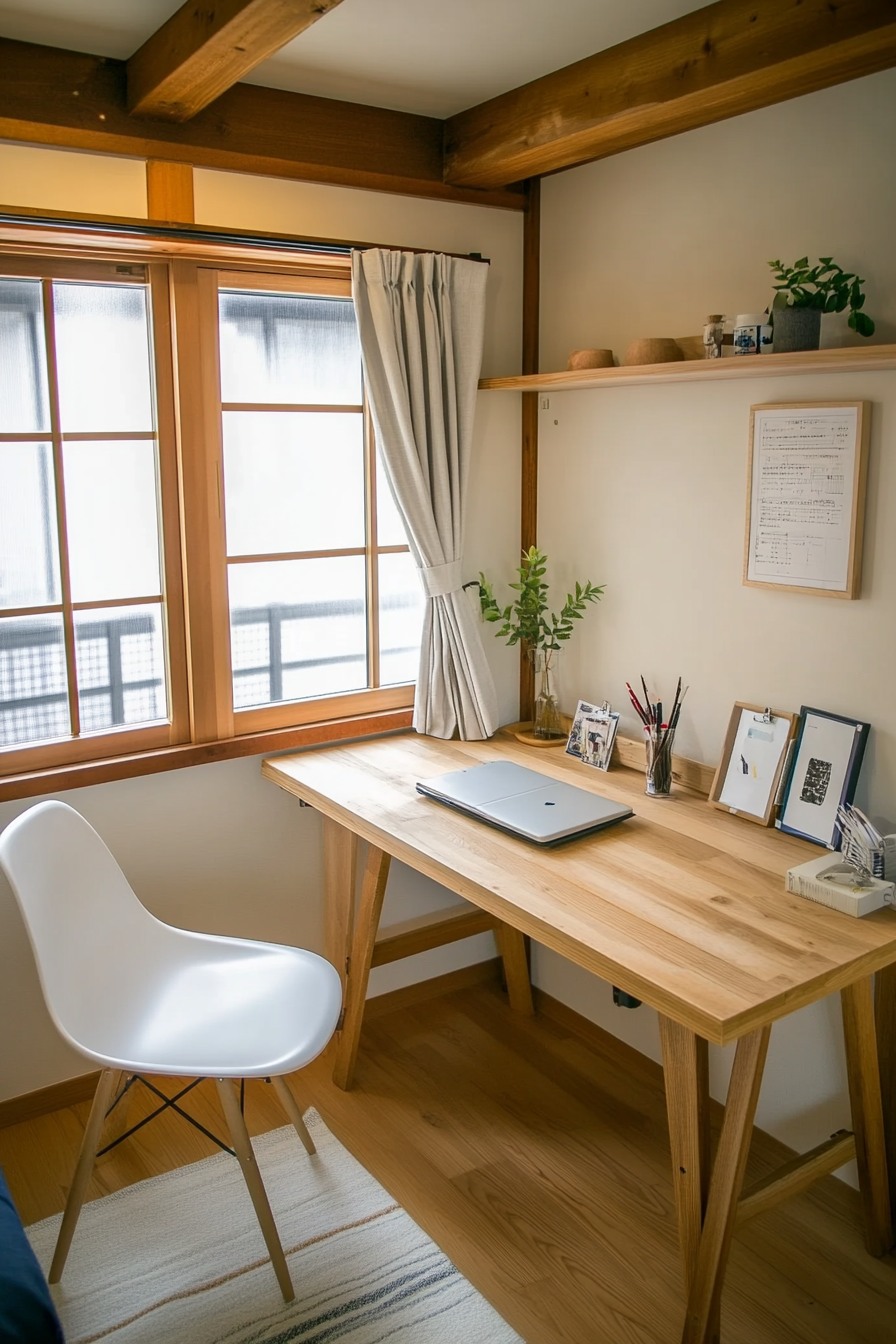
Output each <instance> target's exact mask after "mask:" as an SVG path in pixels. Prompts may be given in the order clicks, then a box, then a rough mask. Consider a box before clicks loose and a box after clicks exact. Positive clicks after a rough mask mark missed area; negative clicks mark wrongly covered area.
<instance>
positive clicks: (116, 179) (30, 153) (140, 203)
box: [0, 142, 146, 219]
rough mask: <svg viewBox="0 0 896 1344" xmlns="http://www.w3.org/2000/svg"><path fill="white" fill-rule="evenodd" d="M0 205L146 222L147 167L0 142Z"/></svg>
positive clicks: (133, 161)
mask: <svg viewBox="0 0 896 1344" xmlns="http://www.w3.org/2000/svg"><path fill="white" fill-rule="evenodd" d="M0 205H22V206H28V207H30V208H31V209H33V210H72V211H75V212H76V213H78V214H96V215H128V216H130V217H132V218H137V219H145V218H146V164H145V162H144V160H143V159H123V158H122V159H120V158H115V157H113V156H112V155H111V154H81V153H78V152H77V151H75V150H69V149H41V148H38V147H37V146H36V145H35V146H32V145H14V144H10V143H9V142H0Z"/></svg>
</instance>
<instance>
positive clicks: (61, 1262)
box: [48, 1069, 121, 1283]
mask: <svg viewBox="0 0 896 1344" xmlns="http://www.w3.org/2000/svg"><path fill="white" fill-rule="evenodd" d="M120 1078H121V1073H120V1071H119V1070H118V1069H104V1070H103V1072H102V1073H101V1074H100V1080H99V1082H98V1083H97V1088H96V1092H95V1093H94V1095H93V1105H92V1106H91V1108H90V1115H89V1116H88V1118H87V1124H86V1126H85V1129H84V1135H83V1138H82V1139H81V1151H80V1152H79V1154H78V1161H77V1164H76V1166H75V1172H74V1175H73V1176H72V1184H71V1189H70V1190H69V1192H68V1199H67V1200H66V1203H65V1213H64V1214H63V1215H62V1225H61V1227H60V1228H59V1236H58V1238H57V1240H56V1250H55V1251H54V1252H53V1263H52V1264H51V1265H50V1273H49V1276H48V1277H49V1281H50V1283H58V1282H59V1280H60V1279H61V1278H62V1271H63V1270H64V1269H65V1262H66V1260H67V1258H68V1252H69V1247H70V1246H71V1244H72V1237H73V1236H74V1235H75V1228H76V1227H77V1225H78V1218H79V1216H80V1213H81V1206H82V1204H83V1203H84V1196H85V1195H86V1193H87V1185H88V1183H89V1181H90V1175H91V1172H92V1171H93V1164H94V1161H95V1159H96V1150H97V1149H98V1148H99V1146H100V1135H101V1134H102V1132H103V1122H104V1121H105V1119H106V1112H107V1111H108V1109H109V1103H110V1102H111V1100H112V1094H113V1092H114V1091H115V1087H116V1084H117V1082H118V1080H119V1079H120Z"/></svg>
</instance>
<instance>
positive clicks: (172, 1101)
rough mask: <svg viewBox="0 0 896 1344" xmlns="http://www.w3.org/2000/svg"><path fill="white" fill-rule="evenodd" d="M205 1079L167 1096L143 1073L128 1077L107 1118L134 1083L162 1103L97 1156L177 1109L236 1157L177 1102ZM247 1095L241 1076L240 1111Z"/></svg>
mask: <svg viewBox="0 0 896 1344" xmlns="http://www.w3.org/2000/svg"><path fill="white" fill-rule="evenodd" d="M204 1081H205V1079H204V1078H194V1079H193V1081H192V1083H188V1084H187V1086H186V1087H184V1088H182V1089H181V1090H180V1092H177V1093H175V1095H174V1096H173V1097H166V1096H165V1093H164V1092H162V1091H161V1090H160V1089H159V1088H158V1087H156V1085H155V1084H154V1083H151V1082H150V1081H149V1079H148V1078H144V1077H143V1075H142V1074H140V1073H134V1074H132V1075H131V1077H130V1078H129V1079H128V1081H127V1082H126V1083H125V1085H124V1087H123V1088H122V1089H121V1091H120V1092H119V1094H118V1096H117V1097H116V1098H115V1100H114V1101H113V1103H112V1105H111V1106H110V1107H109V1109H108V1111H107V1112H106V1119H107V1120H108V1118H109V1116H110V1115H111V1114H112V1112H113V1111H114V1110H115V1107H116V1106H117V1105H118V1103H119V1102H120V1101H121V1099H122V1097H123V1096H124V1095H125V1093H126V1092H127V1091H128V1090H129V1089H130V1088H131V1087H132V1086H133V1084H134V1083H142V1084H143V1086H144V1087H146V1088H148V1089H149V1091H150V1092H152V1093H154V1094H155V1096H157V1097H160V1098H161V1101H162V1105H161V1106H157V1107H156V1109H155V1110H154V1111H152V1112H151V1113H150V1114H149V1115H147V1116H145V1117H144V1118H143V1119H142V1120H139V1121H138V1122H137V1124H136V1125H132V1126H131V1128H130V1129H126V1130H125V1132H124V1133H123V1134H119V1136H118V1138H117V1139H113V1140H112V1142H111V1143H107V1144H106V1146H105V1148H101V1149H100V1150H99V1152H98V1153H97V1157H98V1158H99V1157H102V1156H103V1154H104V1153H108V1152H111V1150H112V1149H113V1148H117V1147H118V1145H119V1144H120V1143H124V1141H125V1139H129V1138H130V1137H131V1135H132V1134H136V1133H137V1130H138V1129H142V1128H143V1126H144V1125H148V1124H149V1122H150V1120H155V1118H156V1116H157V1115H161V1114H162V1112H163V1111H167V1110H172V1111H176V1112H177V1114H178V1115H180V1116H182V1117H183V1119H184V1120H187V1121H189V1123H190V1124H191V1125H192V1126H193V1128H194V1129H198V1130H199V1132H200V1134H204V1135H205V1137H206V1138H207V1139H211V1141H212V1143H216V1144H217V1145H218V1147H219V1148H223V1149H224V1152H225V1153H229V1154H230V1156H231V1157H236V1153H235V1152H234V1150H233V1149H232V1148H231V1147H230V1146H229V1144H226V1143H224V1142H223V1140H222V1139H219V1138H218V1136H217V1134H213V1133H212V1132H211V1130H210V1129H206V1127H205V1125H203V1124H200V1122H199V1121H198V1120H194V1118H193V1116H192V1115H189V1114H188V1113H187V1112H186V1111H185V1110H184V1109H183V1108H182V1107H181V1106H178V1104H177V1103H178V1102H179V1101H180V1099H181V1097H185V1096H186V1095H187V1093H188V1092H192V1091H193V1088H194V1087H198V1086H199V1084H200V1083H202V1082H204ZM245 1096H246V1080H245V1079H244V1078H241V1079H240V1111H242V1112H244V1110H245Z"/></svg>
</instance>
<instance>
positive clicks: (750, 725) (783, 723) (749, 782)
mask: <svg viewBox="0 0 896 1344" xmlns="http://www.w3.org/2000/svg"><path fill="white" fill-rule="evenodd" d="M798 721H799V720H798V715H796V714H790V713H784V712H782V711H781V710H778V709H767V708H763V707H762V706H761V705H750V704H746V703H744V702H742V701H738V702H737V703H736V704H735V706H734V708H733V709H732V711H731V718H730V719H729V720H728V731H727V732H726V734H725V742H724V744H723V747H722V759H721V760H720V761H719V765H718V769H717V770H716V773H715V778H714V779H713V782H712V787H711V789H710V791H709V801H710V802H711V803H712V805H713V807H717V808H719V809H720V810H721V811H723V812H730V813H732V814H733V815H735V816H738V817H744V818H745V819H746V820H747V821H753V822H756V823H757V824H758V825H760V826H771V825H772V824H773V823H774V820H775V800H776V798H777V796H778V791H779V789H780V786H781V780H782V778H783V776H784V773H785V770H786V768H787V763H788V751H789V748H790V745H791V743H792V742H793V738H794V734H795V733H796V730H797V725H798Z"/></svg>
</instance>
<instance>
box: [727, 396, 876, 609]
mask: <svg viewBox="0 0 896 1344" xmlns="http://www.w3.org/2000/svg"><path fill="white" fill-rule="evenodd" d="M870 412H871V405H870V402H867V401H816V402H775V403H769V404H768V405H763V406H752V407H751V408H750V459H749V469H748V473H747V528H746V542H745V548H744V549H745V554H744V583H745V584H747V585H748V586H751V587H754V588H781V589H784V590H785V591H787V592H798V593H814V594H816V595H818V596H822V597H844V598H856V597H858V596H859V589H860V585H861V571H862V534H863V530H864V519H865V481H866V476H867V469H868V435H869V429H870V422H871V414H870Z"/></svg>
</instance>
